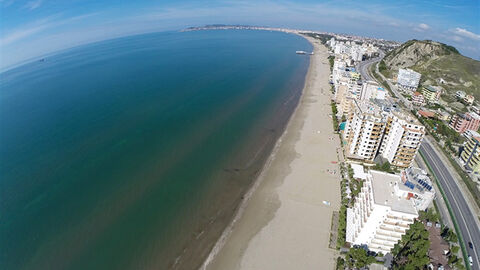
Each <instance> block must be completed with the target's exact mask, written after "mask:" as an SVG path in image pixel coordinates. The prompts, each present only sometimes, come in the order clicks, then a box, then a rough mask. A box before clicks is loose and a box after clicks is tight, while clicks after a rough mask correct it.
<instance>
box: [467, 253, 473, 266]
mask: <svg viewBox="0 0 480 270" xmlns="http://www.w3.org/2000/svg"><path fill="white" fill-rule="evenodd" d="M468 263H470V266H473V259H472V256H470V255H468Z"/></svg>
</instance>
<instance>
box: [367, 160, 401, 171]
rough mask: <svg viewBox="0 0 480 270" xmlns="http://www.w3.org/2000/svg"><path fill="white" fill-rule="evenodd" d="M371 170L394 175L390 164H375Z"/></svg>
mask: <svg viewBox="0 0 480 270" xmlns="http://www.w3.org/2000/svg"><path fill="white" fill-rule="evenodd" d="M372 169H373V170H376V171H382V172H387V173H395V170H393V169H392V165H390V162H388V161H387V162H384V163H383V164H375V166H373V168H372Z"/></svg>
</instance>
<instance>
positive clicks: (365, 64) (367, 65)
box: [357, 52, 384, 81]
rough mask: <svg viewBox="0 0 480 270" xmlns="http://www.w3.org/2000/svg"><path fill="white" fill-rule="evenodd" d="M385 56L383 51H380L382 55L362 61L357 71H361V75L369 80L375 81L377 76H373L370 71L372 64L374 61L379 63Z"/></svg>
mask: <svg viewBox="0 0 480 270" xmlns="http://www.w3.org/2000/svg"><path fill="white" fill-rule="evenodd" d="M383 56H384V53H383V52H380V56H379V57H376V58H372V59H368V60H365V61H362V62H360V63H359V64H358V66H357V71H358V72H360V75H362V78H364V79H365V80H367V81H374V80H375V78H373V77H372V76H371V75H370V72H369V71H368V70H369V68H370V66H371V65H372V64H374V63H377V62H378V61H380V60H382V58H383Z"/></svg>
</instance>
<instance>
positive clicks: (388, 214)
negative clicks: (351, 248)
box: [346, 171, 434, 254]
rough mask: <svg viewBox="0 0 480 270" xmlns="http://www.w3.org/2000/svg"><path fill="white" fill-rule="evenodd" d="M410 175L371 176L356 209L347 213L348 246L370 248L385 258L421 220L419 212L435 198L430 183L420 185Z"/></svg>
mask: <svg viewBox="0 0 480 270" xmlns="http://www.w3.org/2000/svg"><path fill="white" fill-rule="evenodd" d="M407 175H412V172H410V173H405V174H404V175H403V176H402V177H401V176H399V175H393V174H388V173H384V172H378V171H370V172H369V174H368V175H367V178H366V180H365V181H364V182H363V187H362V189H361V191H360V193H359V194H358V197H357V199H356V200H355V204H354V206H353V207H352V208H348V209H347V229H346V240H347V242H349V243H351V244H352V245H367V246H368V248H369V249H370V250H372V251H375V252H382V253H384V254H386V253H388V252H390V251H391V250H392V248H393V247H394V245H395V244H396V243H397V242H398V241H399V240H400V239H401V238H402V235H404V234H405V232H406V231H407V230H408V228H409V226H410V224H412V223H413V222H414V220H415V219H416V218H417V217H418V211H419V210H424V209H425V208H424V206H425V205H426V206H428V205H429V204H430V203H431V200H432V199H433V197H434V193H433V194H432V190H433V189H432V188H431V184H428V183H429V181H428V183H426V184H419V183H420V182H417V179H412V180H410V178H409V176H407ZM425 176H426V175H425ZM418 180H419V181H420V180H422V179H419V178H418ZM412 181H415V182H412ZM422 183H423V180H422ZM429 189H430V190H429Z"/></svg>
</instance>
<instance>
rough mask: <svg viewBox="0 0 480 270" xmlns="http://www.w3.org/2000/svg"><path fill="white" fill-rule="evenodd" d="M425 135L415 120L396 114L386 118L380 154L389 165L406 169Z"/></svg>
mask: <svg viewBox="0 0 480 270" xmlns="http://www.w3.org/2000/svg"><path fill="white" fill-rule="evenodd" d="M424 135H425V127H424V126H423V125H422V124H420V123H419V122H418V121H417V120H416V119H414V118H412V117H410V116H407V115H404V114H401V113H397V112H391V113H390V114H389V115H388V118H387V124H386V126H385V135H384V137H383V140H382V144H381V146H380V152H379V153H380V154H381V155H382V157H383V158H385V159H386V160H388V162H390V164H392V165H394V166H397V167H401V168H408V167H410V165H411V164H412V162H413V160H414V158H415V156H416V154H417V152H418V149H419V148H420V144H421V142H422V139H423V137H424Z"/></svg>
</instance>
